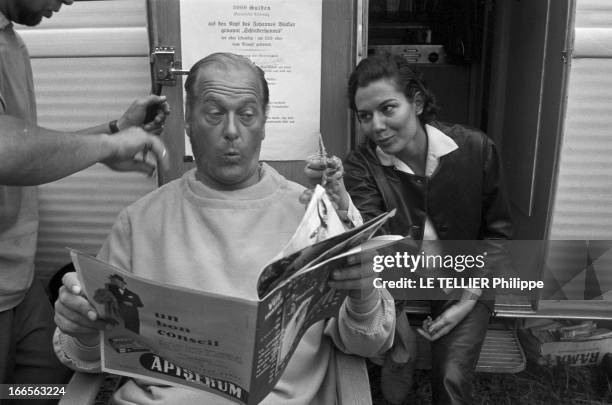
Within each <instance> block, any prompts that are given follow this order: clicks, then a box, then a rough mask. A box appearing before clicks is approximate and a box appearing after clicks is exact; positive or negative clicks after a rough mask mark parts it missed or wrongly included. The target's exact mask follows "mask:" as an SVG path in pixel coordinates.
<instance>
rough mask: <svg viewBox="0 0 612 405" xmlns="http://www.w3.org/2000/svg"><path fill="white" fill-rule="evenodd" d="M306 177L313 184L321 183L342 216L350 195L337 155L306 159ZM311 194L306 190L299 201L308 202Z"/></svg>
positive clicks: (346, 208) (347, 205) (347, 206)
mask: <svg viewBox="0 0 612 405" xmlns="http://www.w3.org/2000/svg"><path fill="white" fill-rule="evenodd" d="M304 173H305V174H306V177H308V179H309V180H310V182H311V184H312V185H313V186H314V185H316V184H321V185H322V186H323V187H324V188H325V190H326V191H327V195H328V196H329V199H330V200H331V202H332V203H333V204H334V207H335V208H336V210H337V211H338V214H339V215H340V219H342V220H344V219H346V218H343V217H342V213H345V216H346V211H347V210H348V208H349V202H350V197H349V194H348V192H347V191H346V187H345V186H344V180H343V179H342V177H343V176H344V167H343V166H342V161H341V160H340V158H338V157H337V156H332V157H325V156H318V155H317V156H314V157H311V158H309V159H308V160H307V161H306V167H305V168H304ZM311 195H312V191H311V190H306V191H305V192H304V194H303V195H302V197H301V198H300V201H301V202H302V203H304V204H308V202H309V201H310V197H311Z"/></svg>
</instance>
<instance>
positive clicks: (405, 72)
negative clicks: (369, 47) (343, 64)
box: [348, 53, 440, 124]
mask: <svg viewBox="0 0 612 405" xmlns="http://www.w3.org/2000/svg"><path fill="white" fill-rule="evenodd" d="M380 79H388V80H392V81H393V82H395V84H396V85H397V88H398V90H400V91H402V92H403V93H404V95H405V96H406V98H407V99H408V101H410V102H414V96H415V95H416V94H417V93H419V94H420V95H421V97H422V100H423V112H422V113H421V114H420V115H419V120H420V121H421V124H426V123H428V122H430V121H432V120H434V119H435V118H436V113H437V112H438V110H439V109H440V107H438V104H437V102H436V97H435V96H434V95H433V93H432V92H431V91H430V90H429V89H428V88H427V85H426V83H425V81H424V80H423V77H422V75H421V73H420V72H419V71H418V70H416V69H415V68H414V67H412V66H410V63H408V61H407V60H406V59H405V58H404V57H402V56H400V55H395V54H391V53H384V54H380V55H372V56H368V57H367V58H365V59H363V60H362V61H361V62H359V64H358V65H357V67H356V68H355V70H353V73H351V77H350V78H349V83H348V96H349V104H350V107H351V110H353V111H356V110H357V106H356V105H355V93H357V89H358V88H360V87H366V86H367V85H369V84H370V83H372V82H374V81H377V80H380Z"/></svg>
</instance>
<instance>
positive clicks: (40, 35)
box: [22, 27, 149, 58]
mask: <svg viewBox="0 0 612 405" xmlns="http://www.w3.org/2000/svg"><path fill="white" fill-rule="evenodd" d="M22 37H23V39H24V41H26V43H27V44H28V48H29V50H30V55H31V56H32V57H36V58H62V57H65V56H69V57H75V56H79V57H87V56H131V55H147V53H148V48H149V45H148V38H147V29H146V28H145V27H135V28H132V27H121V28H74V29H73V28H68V29H46V30H41V31H26V32H24V33H23V35H22ZM49 44H54V45H53V46H49Z"/></svg>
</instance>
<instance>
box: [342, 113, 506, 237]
mask: <svg viewBox="0 0 612 405" xmlns="http://www.w3.org/2000/svg"><path fill="white" fill-rule="evenodd" d="M429 125H431V126H433V127H435V128H437V129H439V130H440V131H442V132H443V133H444V134H446V135H447V136H449V137H450V138H452V139H453V140H454V141H455V143H456V144H457V146H458V149H456V150H454V151H453V152H451V153H449V154H447V155H445V156H443V157H441V158H440V162H439V166H438V168H437V169H436V171H435V172H434V173H433V175H432V176H431V177H430V178H427V177H425V176H418V175H414V174H408V173H404V172H400V171H398V170H396V169H395V168H393V167H391V166H383V165H381V164H380V162H379V160H378V157H377V156H376V145H375V144H374V143H373V142H370V141H367V142H365V143H363V144H361V145H360V146H359V147H358V148H357V149H356V150H355V151H353V152H351V154H350V155H349V156H348V158H347V159H346V162H345V163H344V168H345V184H346V187H347V190H348V192H349V194H350V195H351V198H352V200H353V202H354V203H355V205H356V207H357V208H358V209H359V210H360V211H361V213H362V215H363V217H364V220H367V219H370V218H373V217H375V216H377V215H378V214H380V213H382V212H386V211H390V210H392V209H393V208H395V209H397V213H396V215H395V217H393V218H391V219H390V220H389V222H388V223H387V224H386V228H385V229H384V232H385V233H390V234H398V235H403V236H411V237H412V238H413V239H417V240H421V239H422V238H423V230H424V225H425V218H426V217H427V216H428V217H429V218H430V220H431V222H432V224H433V226H434V228H435V230H436V232H437V234H438V238H439V239H441V240H490V241H491V243H493V244H495V243H496V242H495V240H507V239H510V238H511V236H512V221H511V216H510V208H509V204H508V200H507V196H506V192H505V188H504V184H503V178H502V172H501V165H500V159H499V155H498V153H497V149H496V147H495V144H494V143H493V141H491V140H490V139H489V138H488V137H487V136H486V135H485V134H483V133H482V132H480V131H478V130H476V129H472V128H468V127H465V126H462V125H450V126H449V125H446V124H443V123H440V122H437V121H434V122H431V123H430V124H429ZM500 242H501V241H500Z"/></svg>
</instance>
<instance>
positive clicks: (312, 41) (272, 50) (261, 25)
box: [180, 0, 322, 160]
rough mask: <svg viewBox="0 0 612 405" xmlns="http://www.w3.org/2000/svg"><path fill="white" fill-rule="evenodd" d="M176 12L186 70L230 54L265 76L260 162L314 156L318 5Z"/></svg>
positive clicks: (207, 4)
mask: <svg viewBox="0 0 612 405" xmlns="http://www.w3.org/2000/svg"><path fill="white" fill-rule="evenodd" d="M180 9H181V49H182V65H183V68H184V69H189V68H190V67H191V66H192V65H193V64H194V63H195V62H196V61H198V60H199V59H201V58H203V57H204V56H206V55H208V54H210V53H213V52H232V53H236V54H239V55H243V56H246V57H248V58H249V59H251V60H252V61H253V62H254V63H256V64H257V65H258V66H259V67H261V68H262V69H263V70H264V72H265V73H266V80H267V81H268V85H269V87H270V111H269V113H268V120H267V123H266V139H265V140H264V142H263V145H262V151H261V159H263V160H302V159H305V158H306V157H307V156H309V155H311V154H313V153H315V152H316V151H317V140H318V136H319V132H320V98H321V30H322V16H321V15H322V0H253V1H228V0H181V3H180ZM190 150H191V148H190V146H189V141H188V139H187V140H186V151H190Z"/></svg>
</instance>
